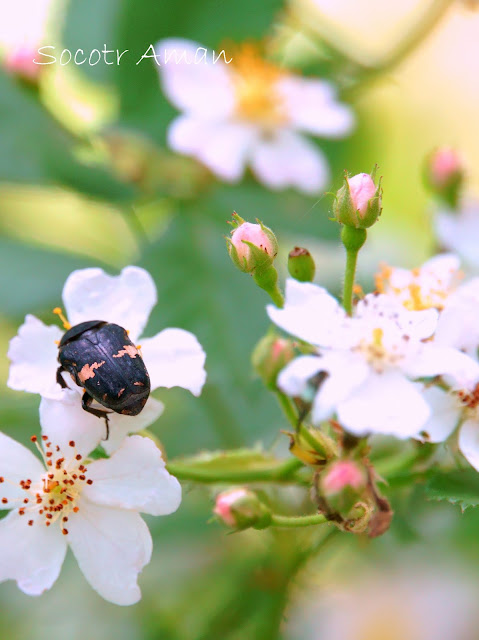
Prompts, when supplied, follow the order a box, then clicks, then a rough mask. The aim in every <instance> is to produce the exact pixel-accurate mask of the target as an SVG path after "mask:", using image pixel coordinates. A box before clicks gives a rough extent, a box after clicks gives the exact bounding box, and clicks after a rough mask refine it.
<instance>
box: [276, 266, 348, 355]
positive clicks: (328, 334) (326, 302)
mask: <svg viewBox="0 0 479 640" xmlns="http://www.w3.org/2000/svg"><path fill="white" fill-rule="evenodd" d="M266 310H267V312H268V315H269V317H270V319H271V320H272V321H273V322H274V323H275V324H276V325H278V327H280V328H281V329H283V330H284V331H286V332H287V333H290V334H291V335H293V336H296V337H297V338H299V339H300V340H304V341H305V342H310V343H311V344H314V345H319V346H332V345H333V344H335V343H336V340H335V337H336V330H337V329H338V328H340V325H342V324H343V323H344V321H345V319H346V313H345V311H344V309H342V307H340V305H339V303H338V301H337V300H336V299H335V298H333V296H331V295H330V294H329V293H328V292H327V291H326V289H323V288H322V287H318V286H317V285H315V284H311V283H310V282H298V281H297V280H293V279H292V278H290V279H288V280H287V281H286V297H285V303H284V307H283V308H282V309H278V307H275V306H274V305H272V304H269V305H268V306H267V307H266ZM341 333H344V332H341Z"/></svg>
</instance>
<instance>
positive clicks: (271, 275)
mask: <svg viewBox="0 0 479 640" xmlns="http://www.w3.org/2000/svg"><path fill="white" fill-rule="evenodd" d="M253 279H254V281H255V282H256V284H257V285H258V287H261V289H263V290H264V291H266V293H267V294H268V295H269V297H270V298H271V300H272V301H273V302H274V304H275V305H276V306H277V307H280V308H281V307H283V306H284V296H283V294H282V293H281V290H280V288H279V287H278V272H277V271H276V269H275V267H274V266H273V265H271V266H270V267H268V268H267V269H263V270H259V271H256V272H255V273H253Z"/></svg>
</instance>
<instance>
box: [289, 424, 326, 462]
mask: <svg viewBox="0 0 479 640" xmlns="http://www.w3.org/2000/svg"><path fill="white" fill-rule="evenodd" d="M286 434H287V435H288V436H289V438H290V444H289V450H290V452H291V453H292V455H293V456H296V458H298V460H301V462H304V464H307V465H310V466H312V467H317V466H324V464H325V463H326V462H327V461H328V460H331V458H335V457H337V455H338V446H337V444H336V443H335V441H334V440H333V439H332V438H330V437H329V436H327V435H326V434H325V433H323V432H322V431H320V430H319V429H315V428H314V427H311V428H309V429H308V428H306V427H302V428H301V429H299V430H298V431H296V432H294V433H290V432H289V431H287V432H286Z"/></svg>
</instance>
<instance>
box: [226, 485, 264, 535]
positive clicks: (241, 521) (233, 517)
mask: <svg viewBox="0 0 479 640" xmlns="http://www.w3.org/2000/svg"><path fill="white" fill-rule="evenodd" d="M214 513H215V514H216V515H217V516H218V518H219V519H220V520H221V521H222V522H223V523H224V524H226V525H227V526H228V527H231V528H232V529H237V530H242V529H248V528H249V527H253V528H254V529H265V528H266V527H267V526H269V524H270V522H271V511H270V510H269V509H268V507H267V506H266V505H265V504H264V503H263V502H261V500H260V499H259V498H258V496H257V495H256V493H254V492H253V491H250V490H249V489H244V488H240V489H231V490H229V491H224V492H223V493H220V494H219V495H218V496H217V497H216V505H215V508H214Z"/></svg>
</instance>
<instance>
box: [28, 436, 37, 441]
mask: <svg viewBox="0 0 479 640" xmlns="http://www.w3.org/2000/svg"><path fill="white" fill-rule="evenodd" d="M30 440H31V441H32V442H36V441H37V440H38V438H37V436H32V437H31V438H30Z"/></svg>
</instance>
